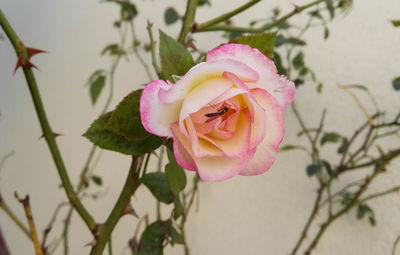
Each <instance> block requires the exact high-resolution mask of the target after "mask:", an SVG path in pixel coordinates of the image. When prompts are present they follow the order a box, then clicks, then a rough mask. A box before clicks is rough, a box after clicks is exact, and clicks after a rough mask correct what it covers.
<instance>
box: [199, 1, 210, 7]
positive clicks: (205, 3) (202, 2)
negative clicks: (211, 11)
mask: <svg viewBox="0 0 400 255" xmlns="http://www.w3.org/2000/svg"><path fill="white" fill-rule="evenodd" d="M204 5H208V6H211V2H210V0H199V3H198V6H204Z"/></svg>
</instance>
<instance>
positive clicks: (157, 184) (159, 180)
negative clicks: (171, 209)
mask: <svg viewBox="0 0 400 255" xmlns="http://www.w3.org/2000/svg"><path fill="white" fill-rule="evenodd" d="M141 182H142V183H143V184H144V185H146V187H147V188H148V189H149V190H150V191H151V193H152V194H153V195H154V196H155V197H156V198H157V200H158V201H160V202H163V203H165V204H170V203H171V202H172V201H173V200H174V195H173V194H172V192H171V189H170V188H169V186H168V183H167V178H166V177H165V174H164V173H160V172H156V173H148V174H146V175H145V176H143V177H142V178H141Z"/></svg>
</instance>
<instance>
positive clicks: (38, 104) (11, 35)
mask: <svg viewBox="0 0 400 255" xmlns="http://www.w3.org/2000/svg"><path fill="white" fill-rule="evenodd" d="M0 25H1V26H2V28H3V30H4V31H5V32H6V34H7V36H8V39H9V40H10V41H11V43H12V44H13V46H14V49H15V51H16V53H17V55H18V56H19V57H23V58H24V60H25V63H26V62H27V61H28V60H29V58H28V55H27V49H26V48H25V47H24V46H23V44H22V43H21V41H20V39H19V37H18V36H17V35H16V33H15V32H14V30H13V29H12V27H11V26H10V24H9V23H8V21H7V19H6V17H5V16H4V14H3V12H2V11H1V10H0ZM23 71H24V75H25V79H26V82H27V84H28V87H29V90H30V93H31V96H32V99H33V103H34V106H35V110H36V113H37V116H38V118H39V122H40V126H41V128H42V132H43V135H44V137H45V139H46V142H47V145H48V147H49V149H50V152H51V155H52V157H53V161H54V163H55V165H56V168H57V171H58V174H59V176H60V179H61V182H62V186H63V187H64V191H65V193H66V194H67V197H68V200H69V201H70V203H71V204H72V205H73V207H74V208H75V210H76V211H77V212H78V213H79V215H80V216H81V218H82V220H83V221H84V222H85V224H86V225H87V227H88V228H89V229H90V230H91V229H93V228H94V227H95V225H96V223H95V221H94V219H93V217H92V216H91V215H90V214H89V212H88V211H87V210H86V208H85V207H84V206H83V204H82V203H81V201H80V200H79V198H78V196H77V194H76V193H75V191H74V189H73V187H72V184H71V181H70V179H69V176H68V173H67V170H66V168H65V165H64V161H63V159H62V156H61V153H60V151H59V149H58V146H57V143H56V141H55V137H54V133H53V131H52V130H51V127H50V124H49V122H48V120H47V116H46V113H45V110H44V106H43V103H42V99H41V96H40V93H39V89H38V86H37V83H36V79H35V76H34V74H33V71H32V69H31V68H30V67H29V66H27V65H25V66H23Z"/></svg>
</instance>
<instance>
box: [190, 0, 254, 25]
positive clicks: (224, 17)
mask: <svg viewBox="0 0 400 255" xmlns="http://www.w3.org/2000/svg"><path fill="white" fill-rule="evenodd" d="M261 1H262V0H251V1H249V2H247V3H245V4H244V5H242V6H240V7H238V8H237V9H235V10H233V11H230V12H227V13H225V14H222V15H220V16H218V17H216V18H214V19H212V20H209V21H206V22H204V23H201V24H199V25H197V26H196V28H194V30H195V29H197V30H202V29H205V28H208V27H211V26H213V25H215V24H218V23H221V22H223V21H226V20H228V19H229V18H231V17H233V16H235V15H236V14H239V13H241V12H243V11H245V10H247V9H248V8H250V7H252V6H253V5H255V4H257V3H258V2H261Z"/></svg>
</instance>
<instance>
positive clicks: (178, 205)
mask: <svg viewBox="0 0 400 255" xmlns="http://www.w3.org/2000/svg"><path fill="white" fill-rule="evenodd" d="M174 206H175V207H174V220H177V219H178V218H179V217H181V216H182V213H183V211H184V208H183V206H182V203H181V200H180V199H179V196H175V198H174Z"/></svg>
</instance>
